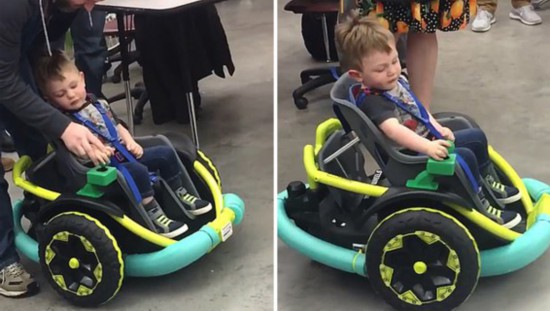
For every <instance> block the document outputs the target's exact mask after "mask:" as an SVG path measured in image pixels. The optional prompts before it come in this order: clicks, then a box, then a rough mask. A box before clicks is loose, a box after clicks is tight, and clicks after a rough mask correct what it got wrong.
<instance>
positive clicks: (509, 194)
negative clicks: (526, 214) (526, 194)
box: [485, 175, 521, 204]
mask: <svg viewBox="0 0 550 311" xmlns="http://www.w3.org/2000/svg"><path fill="white" fill-rule="evenodd" d="M485 181H486V182H487V183H488V184H489V188H490V189H491V191H492V192H493V194H494V195H495V197H496V198H497V200H498V201H499V202H500V203H502V204H510V203H514V202H516V201H517V200H519V199H521V192H519V190H518V189H517V188H514V187H509V186H506V185H503V184H501V183H500V182H498V181H496V180H495V178H494V177H493V176H491V175H487V177H485Z"/></svg>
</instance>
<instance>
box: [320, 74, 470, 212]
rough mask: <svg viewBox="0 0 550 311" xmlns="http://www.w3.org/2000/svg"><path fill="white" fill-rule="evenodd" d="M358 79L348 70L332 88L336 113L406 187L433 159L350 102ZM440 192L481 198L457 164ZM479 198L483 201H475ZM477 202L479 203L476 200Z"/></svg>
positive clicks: (397, 184)
mask: <svg viewBox="0 0 550 311" xmlns="http://www.w3.org/2000/svg"><path fill="white" fill-rule="evenodd" d="M356 84H357V82H356V81H355V80H353V79H352V78H350V77H349V75H348V74H347V73H346V74H344V75H342V76H341V77H340V78H339V79H338V81H337V82H336V83H335V84H334V86H333V87H332V89H331V93H330V96H331V99H332V101H333V103H334V110H335V113H336V115H337V117H338V119H339V120H340V122H341V123H342V126H343V128H344V130H345V131H346V132H348V133H349V132H354V133H355V134H356V135H357V137H358V138H359V140H360V142H361V143H362V144H363V145H364V146H365V147H366V149H367V150H368V152H369V153H370V155H371V156H372V157H373V158H374V160H375V161H376V162H377V164H378V165H379V166H380V168H381V169H382V171H383V172H384V176H385V177H386V178H387V180H388V181H389V183H390V185H391V186H392V187H405V186H406V183H407V180H409V179H414V178H415V177H416V176H417V175H418V174H419V173H420V172H422V171H424V170H425V169H426V165H427V161H428V159H429V157H428V156H426V155H411V154H408V153H406V152H404V150H403V148H402V147H400V146H398V145H396V144H394V143H393V142H391V141H389V140H388V139H387V138H386V137H385V135H384V134H383V133H382V132H381V131H380V130H379V129H378V128H377V127H376V125H374V123H373V122H372V121H371V120H370V119H369V118H368V117H367V116H366V115H365V114H364V113H363V112H362V111H361V110H360V109H359V108H358V107H357V106H356V105H355V104H354V103H352V102H351V101H350V95H349V94H350V88H351V87H352V86H354V85H356ZM438 182H439V183H440V188H439V191H443V192H445V191H448V192H453V193H455V194H457V195H459V196H461V197H463V198H468V197H470V198H477V196H476V193H474V191H473V189H472V187H471V186H470V182H469V180H468V178H467V176H466V174H465V173H464V171H463V170H462V168H461V167H460V165H456V168H455V175H454V176H449V177H445V176H441V177H439V179H438ZM473 201H479V200H475V199H474V200H473ZM476 203H477V202H476Z"/></svg>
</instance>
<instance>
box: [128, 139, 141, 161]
mask: <svg viewBox="0 0 550 311" xmlns="http://www.w3.org/2000/svg"><path fill="white" fill-rule="evenodd" d="M126 149H128V151H130V153H131V154H133V155H134V157H136V159H139V158H141V156H143V147H141V146H140V145H139V144H138V143H136V141H135V140H133V139H129V140H128V141H127V142H126Z"/></svg>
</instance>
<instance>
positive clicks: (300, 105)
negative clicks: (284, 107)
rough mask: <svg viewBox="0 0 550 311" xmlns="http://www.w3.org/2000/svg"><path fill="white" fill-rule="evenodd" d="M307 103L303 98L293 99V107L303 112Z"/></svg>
mask: <svg viewBox="0 0 550 311" xmlns="http://www.w3.org/2000/svg"><path fill="white" fill-rule="evenodd" d="M307 104H308V101H307V99H306V98H304V97H298V98H294V105H296V108H298V109H300V110H304V109H306V108H307Z"/></svg>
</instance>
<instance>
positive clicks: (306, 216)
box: [277, 74, 550, 311]
mask: <svg viewBox="0 0 550 311" xmlns="http://www.w3.org/2000/svg"><path fill="white" fill-rule="evenodd" d="M353 84H356V82H355V81H353V80H352V79H350V78H349V77H348V76H347V74H345V75H343V76H342V77H341V78H340V79H339V80H338V81H337V83H336V84H335V85H334V87H333V88H332V90H331V98H332V100H333V103H334V110H335V113H336V115H337V117H338V118H334V119H329V120H327V121H325V122H323V123H321V124H320V125H319V126H318V127H317V132H316V140H315V145H314V146H312V145H307V146H305V148H304V166H305V170H306V172H307V185H306V183H303V182H291V183H290V184H289V185H288V187H287V190H286V191H285V192H283V193H280V194H279V196H278V207H277V209H278V220H277V225H278V235H279V237H280V238H281V240H283V241H284V242H285V243H286V244H287V245H289V246H290V247H292V248H294V249H296V250H298V251H300V252H301V253H303V254H304V255H306V256H308V257H310V258H312V259H313V260H315V261H318V262H320V263H323V264H326V265H328V266H331V267H334V268H337V269H340V270H343V271H347V272H351V273H357V274H359V275H362V276H366V277H368V278H369V280H370V284H371V286H372V288H373V289H374V291H375V292H377V293H378V294H379V295H380V296H381V297H382V298H383V299H384V300H385V301H386V302H387V303H389V304H390V305H392V306H393V307H394V308H396V309H399V310H417V311H420V310H430V311H433V310H441V311H447V310H452V309H455V308H456V307H458V306H459V305H460V304H461V303H463V302H464V301H465V300H466V299H467V298H468V297H469V296H470V295H471V294H472V292H473V291H474V289H475V287H476V284H477V282H478V278H479V277H480V276H495V275H501V274H506V273H509V272H512V271H515V270H518V269H520V268H522V267H524V266H526V265H528V264H529V263H531V262H533V261H534V260H535V259H537V258H538V257H539V256H541V255H542V254H543V253H544V252H545V251H546V250H547V249H548V247H549V245H550V195H549V194H550V187H549V186H548V185H546V184H544V183H542V182H539V181H537V180H533V179H520V177H519V176H518V175H517V173H516V172H515V171H514V169H513V168H512V167H511V166H510V165H509V164H508V163H507V162H506V161H505V160H504V159H503V158H502V157H501V156H500V155H499V154H498V153H497V152H496V151H495V150H494V149H492V148H491V147H489V155H490V158H491V161H492V162H493V163H494V166H495V168H496V171H497V173H498V177H499V179H500V181H501V182H502V183H505V184H510V185H513V186H514V187H516V188H518V189H519V190H520V192H521V194H522V198H521V201H518V202H516V203H513V204H509V205H507V206H506V207H505V206H502V205H500V204H499V203H498V202H497V200H496V199H495V197H494V196H492V195H491V192H490V191H486V193H487V196H488V198H489V200H490V201H491V203H492V205H493V206H495V207H497V206H498V207H499V208H500V209H503V208H508V209H511V210H514V211H516V212H519V213H520V214H521V215H522V217H523V221H522V223H520V224H519V225H518V226H516V227H514V228H512V229H508V228H505V227H504V226H502V225H500V224H499V223H498V219H496V218H494V216H493V215H491V214H489V213H488V212H487V211H486V210H485V208H484V207H483V205H482V204H481V201H480V200H479V198H478V196H477V195H476V193H475V191H474V190H473V187H472V185H471V178H468V176H467V173H466V172H465V170H466V169H464V167H463V166H462V165H461V164H460V163H459V162H458V161H457V157H456V155H455V154H452V151H451V156H450V157H449V158H448V159H446V160H443V161H435V160H432V159H429V158H428V157H427V156H423V155H416V154H411V153H407V152H406V151H405V150H402V149H400V148H399V147H398V146H395V145H394V144H392V143H390V142H389V140H388V139H387V138H386V137H385V136H384V135H383V134H382V133H381V132H380V131H379V130H378V129H377V127H376V126H375V125H374V124H373V123H372V122H371V120H370V119H369V118H368V117H366V115H365V114H364V113H363V112H361V111H360V110H359V109H358V108H357V107H356V105H355V104H354V103H353V101H354V100H353V99H354V97H353V96H350V89H352V87H353ZM434 117H435V118H436V119H437V120H438V121H439V122H440V123H441V124H444V125H445V126H447V127H449V128H451V129H453V130H456V129H461V128H470V127H478V125H477V124H476V123H475V122H474V121H473V120H472V119H471V118H469V117H467V116H464V115H460V114H455V113H440V114H436V115H435V116H434ZM369 154H370V156H367V155H369ZM369 168H370V169H371V171H370V172H372V173H368V172H369ZM375 169H376V170H375ZM481 186H482V187H488V185H487V184H484V185H481ZM365 309H369V308H368V306H366V308H365Z"/></svg>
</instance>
